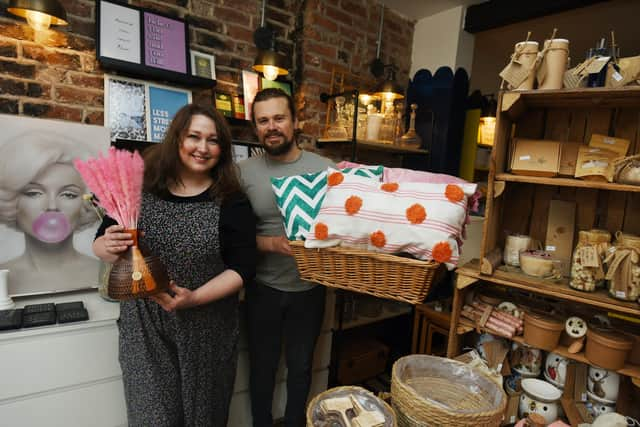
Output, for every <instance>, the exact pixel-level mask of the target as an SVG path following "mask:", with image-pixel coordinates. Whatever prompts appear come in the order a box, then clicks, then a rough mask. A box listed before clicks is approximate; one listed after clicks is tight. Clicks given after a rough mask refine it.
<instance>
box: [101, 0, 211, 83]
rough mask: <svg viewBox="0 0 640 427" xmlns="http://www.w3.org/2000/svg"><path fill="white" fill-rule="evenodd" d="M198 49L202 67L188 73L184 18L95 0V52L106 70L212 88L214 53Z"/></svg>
mask: <svg viewBox="0 0 640 427" xmlns="http://www.w3.org/2000/svg"><path fill="white" fill-rule="evenodd" d="M198 54H199V57H201V58H203V60H202V61H200V62H199V63H200V65H201V67H200V69H199V70H198V72H197V73H192V72H191V68H192V67H191V56H190V52H189V25H188V23H187V22H186V21H185V20H183V19H180V18H177V17H174V16H169V15H165V14H163V13H161V12H157V11H155V10H152V9H149V8H146V7H140V6H134V5H130V4H127V3H126V2H124V1H122V0H97V1H96V57H97V60H98V62H99V63H100V65H101V66H102V68H103V69H104V70H107V71H110V70H114V71H117V72H119V73H120V72H123V73H125V74H126V75H128V76H131V77H136V78H142V79H149V80H158V81H163V82H174V83H177V84H178V85H184V86H191V87H195V86H197V87H205V88H211V87H214V86H215V84H216V82H215V62H214V58H213V56H211V55H208V54H206V53H200V52H198Z"/></svg>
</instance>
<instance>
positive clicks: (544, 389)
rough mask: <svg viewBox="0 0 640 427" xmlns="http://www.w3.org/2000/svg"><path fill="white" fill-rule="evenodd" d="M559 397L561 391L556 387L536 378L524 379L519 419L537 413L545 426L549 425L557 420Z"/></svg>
mask: <svg viewBox="0 0 640 427" xmlns="http://www.w3.org/2000/svg"><path fill="white" fill-rule="evenodd" d="M560 397H562V391H560V389H558V388H557V387H556V386H554V385H552V384H549V383H548V382H546V381H543V380H539V379H537V378H527V379H524V380H522V395H521V396H520V404H519V408H518V409H519V413H520V417H523V418H524V417H527V416H528V415H529V414H530V413H537V414H539V415H542V416H543V417H544V420H545V422H546V424H551V423H552V422H554V421H555V420H556V419H557V418H558V410H559V406H560Z"/></svg>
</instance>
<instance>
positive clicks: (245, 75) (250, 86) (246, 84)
mask: <svg viewBox="0 0 640 427" xmlns="http://www.w3.org/2000/svg"><path fill="white" fill-rule="evenodd" d="M242 88H243V91H244V92H243V94H244V118H245V120H251V104H253V98H255V97H256V94H257V93H258V90H259V89H260V75H259V74H258V73H254V72H253V71H247V70H242Z"/></svg>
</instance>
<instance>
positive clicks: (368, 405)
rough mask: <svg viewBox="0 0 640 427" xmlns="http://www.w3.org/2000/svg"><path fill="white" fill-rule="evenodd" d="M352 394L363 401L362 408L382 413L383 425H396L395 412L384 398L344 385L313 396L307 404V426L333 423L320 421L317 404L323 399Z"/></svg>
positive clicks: (313, 426)
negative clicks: (315, 421)
mask: <svg viewBox="0 0 640 427" xmlns="http://www.w3.org/2000/svg"><path fill="white" fill-rule="evenodd" d="M347 396H354V397H356V398H357V399H358V401H360V402H361V403H364V405H363V406H364V407H365V408H364V409H366V410H378V411H380V412H382V413H383V414H384V417H385V422H384V427H397V426H398V422H397V420H396V414H395V412H393V409H391V406H389V404H388V403H387V402H385V401H384V400H382V399H380V398H379V397H376V396H375V395H374V394H373V393H371V392H370V391H368V390H366V389H364V388H362V387H356V386H346V387H334V388H331V389H329V390H326V391H323V392H322V393H319V394H318V395H317V396H316V397H314V398H313V399H312V400H311V402H309V405H308V406H307V427H315V426H316V425H334V424H330V423H327V422H326V421H320V420H318V418H319V411H320V408H319V405H320V402H322V401H323V400H325V399H329V398H333V397H347ZM314 418H315V419H316V420H318V422H317V423H316V424H314V423H313V421H314Z"/></svg>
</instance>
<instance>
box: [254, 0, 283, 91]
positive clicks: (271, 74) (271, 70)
mask: <svg viewBox="0 0 640 427" xmlns="http://www.w3.org/2000/svg"><path fill="white" fill-rule="evenodd" d="M266 9H267V0H262V18H261V19H260V28H258V29H257V30H256V31H255V32H254V33H253V41H254V42H255V44H256V47H257V48H258V49H259V51H258V56H256V60H255V61H254V63H253V69H254V70H255V71H257V72H258V73H262V75H264V78H265V79H267V80H275V79H277V78H278V76H286V75H287V74H289V71H288V70H287V68H286V65H285V63H286V58H285V57H284V55H282V54H280V53H278V52H276V36H275V33H274V32H273V29H272V28H270V27H269V26H265V24H264V15H265V11H266Z"/></svg>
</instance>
